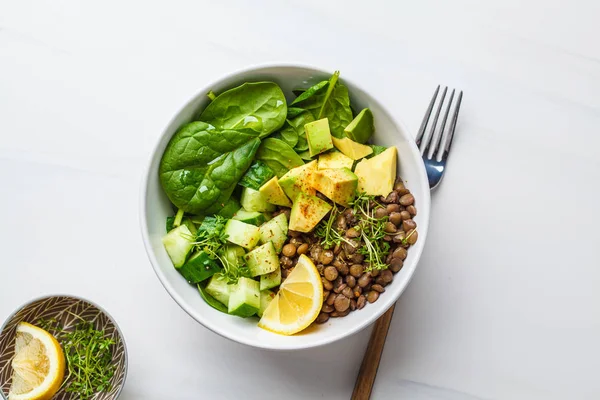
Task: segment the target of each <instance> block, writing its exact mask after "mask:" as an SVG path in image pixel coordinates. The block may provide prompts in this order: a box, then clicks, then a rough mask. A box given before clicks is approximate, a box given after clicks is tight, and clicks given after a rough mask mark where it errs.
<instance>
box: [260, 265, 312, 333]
mask: <svg viewBox="0 0 600 400" xmlns="http://www.w3.org/2000/svg"><path fill="white" fill-rule="evenodd" d="M322 305H323V283H322V281H321V276H320V275H319V271H317V268H316V267H315V264H313V263H312V261H310V259H309V258H308V257H307V256H305V255H304V254H302V255H301V256H300V258H299V259H298V263H297V264H296V266H295V267H294V270H293V271H292V272H291V273H290V275H289V276H288V277H287V279H286V280H285V281H284V282H283V283H282V284H281V286H280V287H279V292H277V295H276V296H275V298H273V301H271V303H269V305H268V306H267V309H266V310H265V311H264V313H263V316H262V318H261V319H260V321H259V322H258V326H259V327H261V328H263V329H266V330H268V331H271V332H275V333H279V334H281V335H293V334H294V333H297V332H300V331H301V330H303V329H305V328H307V327H308V326H309V325H310V324H311V323H312V322H313V321H314V320H315V319H316V318H317V316H318V315H319V312H320V311H321V306H322Z"/></svg>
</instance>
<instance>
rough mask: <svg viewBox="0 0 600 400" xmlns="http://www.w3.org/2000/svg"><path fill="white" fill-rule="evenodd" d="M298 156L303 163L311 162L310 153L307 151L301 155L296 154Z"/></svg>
mask: <svg viewBox="0 0 600 400" xmlns="http://www.w3.org/2000/svg"><path fill="white" fill-rule="evenodd" d="M298 155H299V156H300V158H301V159H303V160H304V161H312V157H311V156H310V151H308V150H306V151H303V152H302V153H298Z"/></svg>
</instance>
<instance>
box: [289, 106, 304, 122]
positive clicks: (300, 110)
mask: <svg viewBox="0 0 600 400" xmlns="http://www.w3.org/2000/svg"><path fill="white" fill-rule="evenodd" d="M303 112H306V110H305V109H304V108H299V107H288V112H287V117H288V119H289V118H295V117H297V116H298V115H300V114H302V113H303Z"/></svg>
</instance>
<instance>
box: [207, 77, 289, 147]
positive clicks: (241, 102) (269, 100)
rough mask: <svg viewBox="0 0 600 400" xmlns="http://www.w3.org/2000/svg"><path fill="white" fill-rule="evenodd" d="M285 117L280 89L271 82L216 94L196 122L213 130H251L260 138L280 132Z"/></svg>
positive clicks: (252, 84) (285, 106)
mask: <svg viewBox="0 0 600 400" xmlns="http://www.w3.org/2000/svg"><path fill="white" fill-rule="evenodd" d="M286 115H287V104H286V101H285V96H284V95H283V92H282V91H281V88H280V87H279V86H278V85H277V84H275V83H273V82H256V83H244V84H243V85H241V86H238V87H235V88H233V89H230V90H228V91H226V92H224V93H222V94H220V95H219V96H217V97H216V98H215V99H214V100H213V101H211V102H210V104H209V105H208V106H207V107H206V108H205V109H204V111H203V112H202V114H200V116H199V118H198V119H199V120H200V121H203V122H206V123H209V124H211V125H213V126H215V127H216V128H217V129H236V130H241V129H251V130H253V131H255V132H258V134H259V136H260V137H261V138H262V137H265V136H268V135H270V134H271V133H273V132H275V131H276V130H277V129H279V128H281V126H282V125H283V123H284V122H285V118H286Z"/></svg>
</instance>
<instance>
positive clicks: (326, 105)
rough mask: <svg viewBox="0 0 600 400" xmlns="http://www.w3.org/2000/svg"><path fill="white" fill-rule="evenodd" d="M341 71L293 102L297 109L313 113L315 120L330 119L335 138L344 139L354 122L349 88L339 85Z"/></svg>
mask: <svg viewBox="0 0 600 400" xmlns="http://www.w3.org/2000/svg"><path fill="white" fill-rule="evenodd" d="M339 74H340V73H339V71H336V72H335V73H334V74H333V76H332V77H331V78H330V79H329V80H328V81H323V82H319V83H318V84H316V85H314V86H312V87H311V88H309V89H307V90H306V92H304V93H302V94H301V95H300V96H298V97H297V98H296V100H294V101H293V102H292V104H291V105H292V106H295V108H303V109H305V110H308V111H310V112H311V114H312V115H313V117H314V118H315V119H321V118H328V119H329V129H330V130H331V134H332V135H333V136H335V137H338V138H341V137H344V128H345V127H346V126H348V124H349V123H350V122H351V121H352V109H351V108H350V97H349V95H348V88H347V87H346V86H344V85H342V84H340V83H338V77H339Z"/></svg>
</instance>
